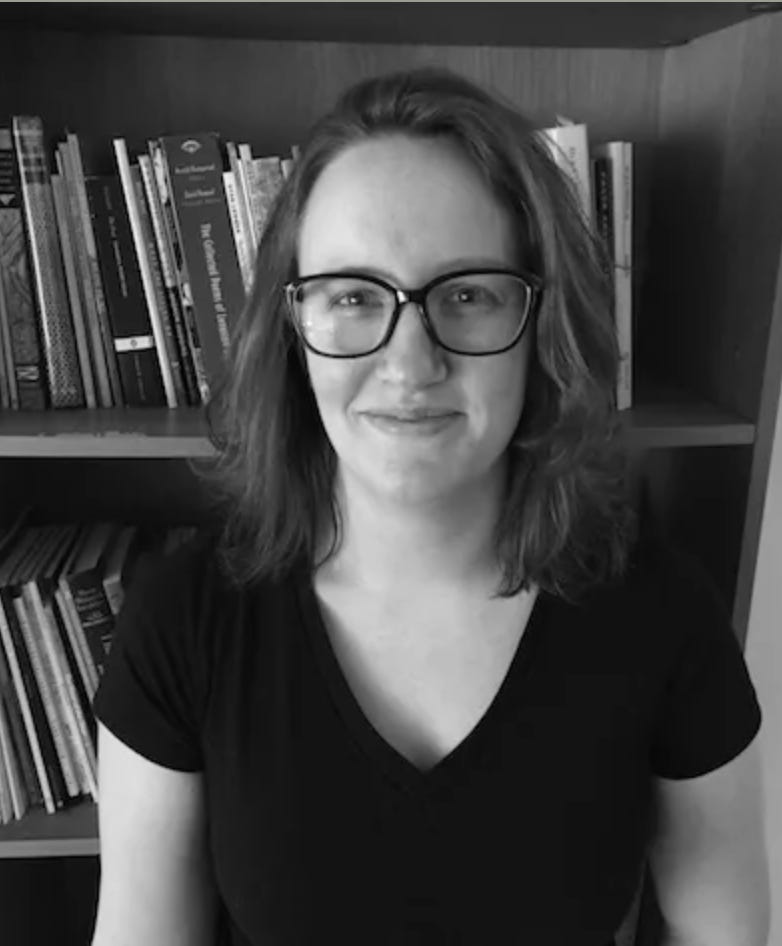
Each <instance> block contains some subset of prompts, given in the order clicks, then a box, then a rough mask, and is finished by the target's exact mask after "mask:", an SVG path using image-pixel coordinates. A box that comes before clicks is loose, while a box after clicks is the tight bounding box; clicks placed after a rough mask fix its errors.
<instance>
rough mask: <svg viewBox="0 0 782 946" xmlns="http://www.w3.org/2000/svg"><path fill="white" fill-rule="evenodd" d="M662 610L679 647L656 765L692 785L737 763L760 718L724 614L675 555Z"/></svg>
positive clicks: (706, 581) (694, 569) (715, 595)
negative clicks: (693, 782)
mask: <svg viewBox="0 0 782 946" xmlns="http://www.w3.org/2000/svg"><path fill="white" fill-rule="evenodd" d="M662 605H663V615H664V616H665V615H666V614H667V618H668V620H669V621H670V628H669V630H672V631H673V632H674V647H673V648H672V654H673V659H672V663H671V666H670V667H669V672H668V679H667V680H666V683H665V686H664V691H663V695H662V699H661V705H660V706H659V711H658V714H657V719H656V726H655V732H654V735H653V745H652V757H651V765H652V770H653V772H654V773H655V774H656V775H658V776H661V777H663V778H669V779H685V778H695V777H697V776H699V775H705V774H706V773H707V772H711V771H713V770H714V769H717V768H720V767H721V766H722V765H725V764H726V763H727V762H730V761H731V760H732V759H733V758H735V757H736V756H737V755H739V753H740V752H741V751H742V750H743V749H745V748H746V747H747V746H748V745H749V743H750V742H751V741H752V740H753V738H754V737H755V735H756V733H757V732H758V730H759V729H760V724H761V718H762V714H761V709H760V705H759V703H758V699H757V693H756V691H755V688H754V686H753V683H752V680H751V679H750V675H749V671H748V668H747V664H746V662H745V659H744V654H743V652H742V650H741V646H740V644H739V641H738V639H737V637H736V635H735V633H734V631H733V628H732V626H731V621H730V616H729V614H728V611H727V608H726V607H725V604H724V602H723V600H722V598H721V597H720V595H719V592H718V590H717V588H716V587H715V585H714V583H713V582H712V580H711V578H710V577H709V576H708V575H707V574H706V572H705V571H704V570H703V568H702V567H701V566H700V565H699V564H698V563H696V562H695V560H693V559H691V558H690V557H688V556H684V555H683V554H681V553H679V552H676V553H671V557H670V574H669V575H668V576H667V578H666V580H665V581H664V583H663V590H662Z"/></svg>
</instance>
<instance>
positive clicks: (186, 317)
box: [149, 141, 210, 404]
mask: <svg viewBox="0 0 782 946" xmlns="http://www.w3.org/2000/svg"><path fill="white" fill-rule="evenodd" d="M149 154H150V158H151V159H152V167H153V170H154V172H155V182H156V183H157V187H158V193H159V194H160V205H161V207H162V209H163V223H164V225H165V228H166V232H167V233H168V239H169V242H170V245H171V251H172V254H173V259H174V265H175V273H176V282H177V287H178V289H179V298H180V302H181V305H182V315H183V322H184V326H185V334H186V336H187V347H188V350H189V353H190V361H191V363H192V365H193V373H194V375H195V381H196V387H197V390H198V402H199V403H203V404H206V402H207V401H208V400H209V397H210V390H209V382H208V380H207V375H206V367H205V365H204V355H203V352H202V350H201V341H200V339H199V337H198V329H197V327H196V318H195V312H194V309H193V294H192V291H191V288H190V276H189V274H188V271H187V263H186V261H185V257H184V254H183V252H182V244H181V242H180V238H179V232H178V230H177V224H176V218H175V214H174V206H173V199H172V195H171V190H170V187H169V180H168V173H167V167H166V159H165V155H164V153H163V148H162V146H161V144H160V142H157V141H150V142H149Z"/></svg>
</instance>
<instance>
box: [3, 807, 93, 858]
mask: <svg viewBox="0 0 782 946" xmlns="http://www.w3.org/2000/svg"><path fill="white" fill-rule="evenodd" d="M97 853H98V809H97V807H96V805H95V804H94V803H93V802H92V801H87V800H84V801H78V802H75V803H74V804H73V805H72V806H70V807H68V808H63V809H62V810H60V811H58V812H57V814H54V815H50V814H48V813H47V812H46V811H45V810H44V809H43V808H34V809H31V810H30V811H29V812H28V813H27V814H26V815H25V816H24V818H22V819H20V820H19V821H14V822H13V823H12V824H7V825H3V826H1V827H0V858H15V857H87V856H94V855H96V854H97Z"/></svg>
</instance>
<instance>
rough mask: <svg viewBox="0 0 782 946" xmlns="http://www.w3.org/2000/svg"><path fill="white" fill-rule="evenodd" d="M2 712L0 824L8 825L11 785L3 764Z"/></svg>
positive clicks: (0, 729)
mask: <svg viewBox="0 0 782 946" xmlns="http://www.w3.org/2000/svg"><path fill="white" fill-rule="evenodd" d="M2 722H3V717H2V712H0V824H10V822H11V821H13V819H14V806H13V803H12V801H11V783H10V777H9V772H8V769H6V767H5V765H4V764H3V751H2V750H3V741H2Z"/></svg>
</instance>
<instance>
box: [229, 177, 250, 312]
mask: <svg viewBox="0 0 782 946" xmlns="http://www.w3.org/2000/svg"><path fill="white" fill-rule="evenodd" d="M223 187H224V188H225V200H226V203H227V205H228V216H229V218H230V220H231V229H232V230H233V235H234V242H235V244H236V255H237V257H238V258H239V266H240V268H241V270H242V281H243V282H244V290H245V292H246V293H247V294H248V295H249V293H250V289H251V288H252V282H253V263H252V259H253V257H252V252H251V250H250V242H249V241H250V237H249V234H248V233H245V231H244V228H243V226H242V218H241V214H240V213H239V191H238V189H237V186H236V178H235V177H234V173H233V171H223Z"/></svg>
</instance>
